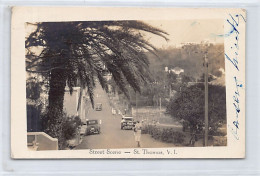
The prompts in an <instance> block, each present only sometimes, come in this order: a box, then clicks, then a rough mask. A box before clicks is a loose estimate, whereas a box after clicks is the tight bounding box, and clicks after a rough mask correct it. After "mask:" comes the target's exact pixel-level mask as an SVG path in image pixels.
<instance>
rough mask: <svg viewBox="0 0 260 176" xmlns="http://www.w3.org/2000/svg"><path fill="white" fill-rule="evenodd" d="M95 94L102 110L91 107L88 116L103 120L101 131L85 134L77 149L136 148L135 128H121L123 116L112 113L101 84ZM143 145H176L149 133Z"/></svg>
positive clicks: (143, 140)
mask: <svg viewBox="0 0 260 176" xmlns="http://www.w3.org/2000/svg"><path fill="white" fill-rule="evenodd" d="M95 95H96V97H95V102H96V103H102V105H103V107H102V111H95V110H93V109H92V108H91V109H90V110H89V113H88V117H87V118H88V119H98V120H101V133H100V134H95V135H89V136H85V137H84V138H83V141H82V143H81V144H80V145H78V146H77V147H76V148H75V149H106V148H114V149H116V148H135V147H136V142H135V140H134V132H133V130H121V128H120V121H121V116H119V115H112V111H111V107H110V104H109V98H108V96H107V94H106V93H105V92H104V91H103V90H102V88H101V86H97V88H96V90H95ZM141 147H143V148H153V147H156V148H157V147H174V145H173V144H166V143H162V142H159V141H156V140H154V139H152V138H151V137H150V136H149V135H142V139H141Z"/></svg>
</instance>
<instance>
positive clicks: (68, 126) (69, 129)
mask: <svg viewBox="0 0 260 176" xmlns="http://www.w3.org/2000/svg"><path fill="white" fill-rule="evenodd" d="M42 119H43V127H44V132H45V133H47V134H48V135H50V136H51V137H53V138H57V139H58V143H59V149H64V148H65V147H67V140H70V139H72V138H73V137H75V135H76V134H77V129H78V127H79V126H80V125H81V124H82V122H81V120H80V118H79V117H78V116H72V117H69V116H67V115H66V114H65V113H63V114H62V117H60V118H58V120H57V121H55V123H48V120H49V119H48V117H47V115H46V114H45V115H43V116H42ZM51 120H53V119H51Z"/></svg>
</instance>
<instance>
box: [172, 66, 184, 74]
mask: <svg viewBox="0 0 260 176" xmlns="http://www.w3.org/2000/svg"><path fill="white" fill-rule="evenodd" d="M171 72H172V73H175V74H176V75H179V74H181V73H183V72H184V69H182V68H180V67H174V68H173V69H171Z"/></svg>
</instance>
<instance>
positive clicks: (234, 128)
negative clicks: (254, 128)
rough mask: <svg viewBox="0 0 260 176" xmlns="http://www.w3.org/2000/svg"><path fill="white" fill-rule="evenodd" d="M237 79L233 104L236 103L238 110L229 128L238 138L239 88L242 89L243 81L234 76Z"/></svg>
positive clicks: (235, 108)
mask: <svg viewBox="0 0 260 176" xmlns="http://www.w3.org/2000/svg"><path fill="white" fill-rule="evenodd" d="M234 80H235V86H236V87H235V92H234V94H233V105H234V110H235V112H236V116H235V118H234V120H233V125H232V126H229V128H230V129H231V132H232V134H233V135H234V137H235V138H236V139H237V140H238V139H239V136H238V129H239V113H240V107H239V96H240V94H239V89H241V88H242V87H243V85H242V84H241V83H239V81H238V80H237V77H236V76H235V77H234Z"/></svg>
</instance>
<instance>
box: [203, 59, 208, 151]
mask: <svg viewBox="0 0 260 176" xmlns="http://www.w3.org/2000/svg"><path fill="white" fill-rule="evenodd" d="M203 65H204V81H205V146H208V130H209V112H208V108H209V102H208V94H209V90H208V59H207V54H205V55H204V64H203Z"/></svg>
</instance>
